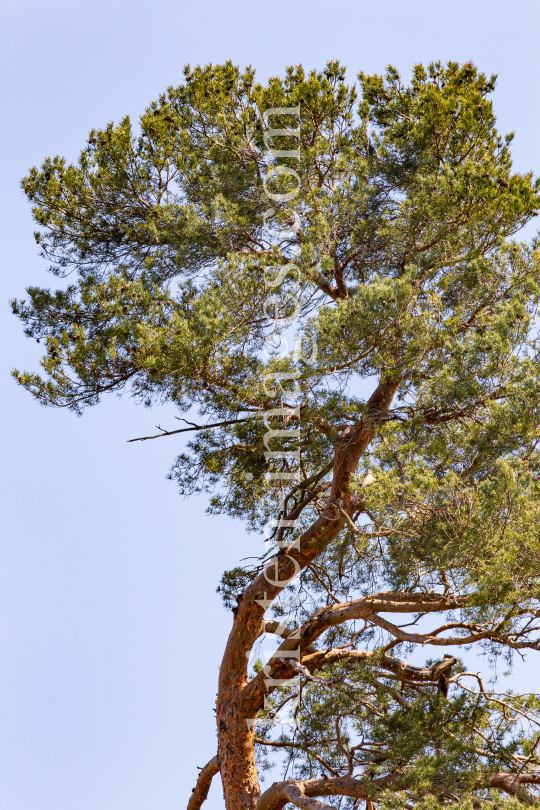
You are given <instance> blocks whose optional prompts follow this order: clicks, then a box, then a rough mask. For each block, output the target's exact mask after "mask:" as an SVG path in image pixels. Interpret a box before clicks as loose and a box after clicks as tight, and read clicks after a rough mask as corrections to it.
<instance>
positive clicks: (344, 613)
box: [242, 591, 467, 717]
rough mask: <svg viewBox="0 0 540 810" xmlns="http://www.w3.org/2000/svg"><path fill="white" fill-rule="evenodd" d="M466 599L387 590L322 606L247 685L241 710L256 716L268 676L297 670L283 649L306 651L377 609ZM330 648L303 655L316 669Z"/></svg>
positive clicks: (448, 606)
mask: <svg viewBox="0 0 540 810" xmlns="http://www.w3.org/2000/svg"><path fill="white" fill-rule="evenodd" d="M466 603H467V597H452V596H443V595H441V594H411V593H399V592H392V591H385V592H382V593H378V594H373V595H371V596H365V597H362V598H361V599H355V600H354V601H352V602H346V603H344V604H338V605H331V606H330V607H325V608H321V610H318V611H317V612H316V613H314V614H313V616H312V617H311V618H310V619H309V620H308V621H307V622H305V623H304V624H303V625H302V627H300V628H299V629H298V630H297V631H296V632H294V633H292V634H291V635H290V636H289V638H287V639H286V640H285V641H284V642H283V643H282V644H281V645H280V647H279V648H278V649H277V650H276V651H275V652H274V654H273V655H272V659H271V661H272V660H274V665H273V666H272V668H271V669H270V671H269V670H268V668H267V669H266V672H265V671H262V672H260V673H259V674H258V675H257V676H256V677H255V678H254V679H253V680H252V681H250V683H249V684H248V685H247V686H246V687H245V689H244V694H243V698H242V710H243V711H244V712H246V717H248V716H249V717H253V716H255V714H256V712H257V711H258V710H259V709H260V708H261V706H262V705H263V702H264V695H265V694H267V693H268V692H269V691H271V690H270V688H269V687H270V683H269V679H275V678H287V677H293V675H294V671H293V668H292V667H291V666H290V664H285V663H284V662H282V661H278V660H277V659H279V658H280V657H282V656H283V653H285V652H291V651H296V650H298V649H300V652H301V654H305V653H306V652H307V651H308V648H309V647H310V646H311V645H312V644H313V643H314V642H315V641H316V639H317V638H319V637H320V636H321V635H322V634H323V633H324V632H325V631H326V630H328V628H330V627H335V626H336V625H339V624H343V623H344V622H347V621H351V620H353V619H369V620H370V621H372V620H373V619H372V617H373V615H374V611H384V612H386V613H433V612H440V611H445V610H453V609H457V608H460V607H463V606H464V605H465V604H466ZM329 652H331V651H329ZM329 652H328V653H324V652H322V653H314V654H313V657H312V656H310V657H309V658H304V661H303V662H304V664H306V666H307V663H306V662H307V661H308V660H312V661H313V669H316V668H317V667H318V666H323V665H324V663H325V661H324V656H325V655H327V654H329ZM336 654H337V653H334V655H336ZM347 654H349V655H350V657H353V656H355V655H356V656H357V659H358V660H360V659H361V658H362V657H364V659H365V658H368V657H371V656H372V655H374V653H371V652H363V651H352V650H351V651H348V652H347V651H343V656H345V655H347ZM317 656H318V658H317ZM386 659H387V660H388V662H392V661H396V662H397V661H398V660H399V659H392V658H391V656H386ZM327 663H328V662H327ZM401 663H403V662H401ZM396 666H398V664H396ZM405 666H407V665H405ZM414 669H415V668H414V667H411V671H413V670H414ZM265 681H266V683H265Z"/></svg>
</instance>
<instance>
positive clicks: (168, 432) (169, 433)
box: [128, 416, 258, 444]
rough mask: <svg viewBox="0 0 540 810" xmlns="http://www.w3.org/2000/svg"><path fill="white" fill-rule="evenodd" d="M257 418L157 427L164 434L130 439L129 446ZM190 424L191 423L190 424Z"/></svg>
mask: <svg viewBox="0 0 540 810" xmlns="http://www.w3.org/2000/svg"><path fill="white" fill-rule="evenodd" d="M257 418H258V417H256V416H247V417H246V418H245V419H228V420H227V421H226V422H214V423H213V424H212V425H195V426H194V427H188V428H180V430H163V428H160V427H158V426H157V425H156V427H158V430H162V431H163V433H156V435H155V436H140V437H139V438H138V439H128V444H129V442H145V441H146V440H147V439H159V438H160V437H161V436H174V434H175V433H188V432H189V431H190V430H208V429H209V428H215V427H223V426H224V425H236V424H237V423H238V422H249V421H250V420H251V419H257ZM183 421H184V422H185V421H186V420H185V419H184V420H183ZM188 424H190V423H189V422H188ZM191 424H192V423H191Z"/></svg>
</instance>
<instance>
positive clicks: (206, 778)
mask: <svg viewBox="0 0 540 810" xmlns="http://www.w3.org/2000/svg"><path fill="white" fill-rule="evenodd" d="M218 771H219V762H218V758H217V757H213V758H212V759H211V760H210V762H207V763H206V765H205V766H204V768H202V769H201V772H200V774H199V778H198V779H197V784H196V785H195V787H194V788H193V790H192V792H191V797H190V800H189V802H188V805H187V810H199V808H200V807H201V805H202V803H203V802H204V801H206V798H207V796H208V791H209V790H210V785H211V784H212V779H213V778H214V776H215V775H216V773H218Z"/></svg>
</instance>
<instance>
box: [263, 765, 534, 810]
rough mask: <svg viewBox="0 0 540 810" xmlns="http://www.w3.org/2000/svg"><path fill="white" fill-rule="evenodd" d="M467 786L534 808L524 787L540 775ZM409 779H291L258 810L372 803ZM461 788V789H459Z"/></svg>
mask: <svg viewBox="0 0 540 810" xmlns="http://www.w3.org/2000/svg"><path fill="white" fill-rule="evenodd" d="M464 776H465V777H466V778H465V779H464V784H465V785H467V786H468V787H471V788H472V789H473V790H480V789H482V788H492V789H493V788H494V789H498V790H503V791H505V792H506V793H508V794H510V795H511V796H516V797H517V798H519V799H520V800H521V801H523V802H525V803H526V804H529V805H530V804H534V798H533V796H532V795H531V794H530V793H529V792H528V791H527V790H525V788H524V785H527V784H529V785H538V784H540V775H538V774H512V773H496V774H492V775H491V776H489V775H486V776H483V775H478V776H477V777H476V778H475V779H474V781H473V784H472V785H471V783H470V780H469V778H468V777H469V776H470V775H469V774H467V775H465V774H464ZM409 787H410V785H409V784H408V779H407V777H406V776H404V775H403V774H399V773H393V774H389V775H388V776H382V777H380V778H379V779H369V780H367V779H354V778H353V777H350V776H338V777H335V778H332V777H329V778H325V779H308V780H305V781H298V780H295V779H289V780H287V781H285V782H278V783H276V784H274V785H272V787H270V788H269V789H268V790H266V791H265V792H264V793H263V794H262V796H261V797H260V799H259V801H258V803H257V807H256V810H282V808H283V807H284V806H285V805H286V804H287V802H293V804H296V806H297V807H300V808H305V809H306V810H312V808H313V810H315V809H316V810H322V808H325V807H327V805H323V804H320V803H319V802H317V803H316V804H307V803H304V804H300V803H299V801H298V800H299V799H300V800H304V801H305V799H312V798H314V797H315V796H349V797H351V798H356V799H370V798H372V797H373V796H374V795H375V794H377V793H380V792H381V791H383V790H394V791H398V790H406V789H407V788H409ZM456 787H459V785H456Z"/></svg>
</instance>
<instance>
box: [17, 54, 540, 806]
mask: <svg viewBox="0 0 540 810" xmlns="http://www.w3.org/2000/svg"><path fill="white" fill-rule="evenodd" d="M495 78H496V77H494V76H492V77H491V78H487V77H486V76H485V75H483V74H482V73H480V72H479V71H478V70H477V69H476V68H475V67H474V65H472V64H470V63H468V64H465V65H458V64H456V63H454V62H450V63H448V65H446V66H443V65H441V64H440V63H435V64H431V65H429V66H428V67H427V68H424V67H423V66H422V65H417V66H415V67H414V70H413V73H412V77H411V80H410V83H409V84H406V83H404V81H403V80H402V79H401V77H400V76H399V74H398V72H397V71H396V70H395V69H394V68H391V67H390V68H388V69H387V72H386V74H385V75H384V76H378V75H374V76H368V75H364V74H360V76H359V88H360V92H359V93H358V94H357V90H356V88H355V86H354V85H352V86H349V85H347V84H346V81H345V71H344V69H343V68H342V67H341V66H340V65H339V64H338V63H337V62H330V63H329V64H328V65H327V67H326V69H325V70H324V71H322V72H316V71H313V72H311V73H309V74H306V73H305V72H304V70H303V68H302V67H301V66H295V67H291V68H288V69H287V71H286V75H285V76H284V78H272V79H271V80H270V81H269V82H268V83H267V84H266V85H262V84H260V83H257V82H256V81H255V75H254V71H253V70H252V69H251V68H248V69H246V70H244V72H242V71H240V70H239V69H238V68H237V67H235V66H234V65H232V64H231V63H229V62H228V63H226V64H224V65H217V66H213V65H208V66H206V67H204V68H201V67H196V68H195V69H193V70H192V69H191V68H190V67H189V66H188V67H187V68H186V70H185V81H184V82H183V84H181V85H180V86H179V87H171V88H169V89H168V90H167V92H166V93H164V94H163V95H162V96H160V98H159V100H158V101H157V102H155V103H153V104H151V105H150V107H149V108H148V109H147V110H146V112H145V113H144V114H143V115H142V117H141V119H140V128H139V129H137V130H136V131H134V129H133V128H132V125H131V123H130V120H129V119H128V118H125V119H124V120H122V121H121V122H120V123H119V124H118V125H114V124H109V125H108V126H107V127H106V128H105V129H104V130H100V131H92V132H91V133H90V137H89V140H88V144H87V145H86V147H85V148H84V150H83V151H82V152H81V155H80V158H79V161H78V163H77V164H76V165H69V164H67V163H66V162H65V161H64V160H63V159H61V158H60V157H54V158H51V159H47V160H46V161H45V162H44V163H43V166H42V167H41V168H40V169H37V168H34V169H32V170H31V171H30V173H29V175H28V176H27V177H26V178H25V179H24V181H23V188H24V191H25V192H26V195H27V196H28V198H29V200H30V201H31V202H32V204H33V211H34V216H35V219H36V221H37V223H38V225H39V232H38V233H36V240H37V242H38V243H39V244H40V246H41V251H42V254H43V256H44V257H46V258H47V259H48V260H49V261H50V262H52V266H51V272H52V273H53V274H55V275H57V276H58V277H61V278H63V277H65V276H68V274H69V278H68V281H67V282H66V283H65V284H64V286H61V289H58V290H56V291H51V290H50V289H42V288H37V287H31V288H29V289H28V297H27V300H26V302H24V301H14V302H13V310H14V312H15V313H16V314H17V315H18V316H19V318H20V319H21V320H22V321H23V323H24V325H25V331H26V333H27V335H29V336H30V337H32V338H35V339H37V340H41V341H43V342H44V343H45V345H46V353H45V356H44V358H43V361H42V365H43V368H44V374H43V376H39V375H37V374H34V373H20V372H15V377H16V379H17V380H18V381H19V383H20V384H22V385H23V386H25V387H26V388H27V389H28V390H29V391H31V392H32V393H33V395H34V396H35V397H36V398H37V399H38V400H39V401H40V402H41V403H43V404H46V405H53V406H57V407H65V408H69V409H71V410H74V411H75V412H77V413H80V412H82V410H83V409H84V408H85V407H86V406H87V405H94V404H96V403H97V402H98V401H99V399H100V397H101V395H102V394H103V393H104V392H106V391H107V392H112V391H115V392H117V393H121V392H123V391H125V392H129V394H131V395H132V396H134V397H135V398H136V399H137V400H139V401H141V402H143V403H146V404H150V403H153V402H156V401H171V402H173V403H175V404H176V405H177V406H178V409H179V412H180V413H182V414H184V415H188V414H187V412H188V411H189V410H190V409H191V413H198V414H199V416H198V421H197V422H195V423H191V424H189V425H188V426H187V427H182V428H179V429H178V431H169V432H166V431H163V432H162V435H163V436H165V435H170V433H171V432H173V433H176V432H181V431H192V433H191V434H190V439H191V440H190V441H189V443H188V446H187V450H186V452H185V453H182V454H180V455H179V456H178V458H177V459H176V461H175V463H174V465H173V467H172V470H171V473H170V476H171V478H173V479H174V480H176V481H177V482H178V485H179V488H180V492H181V493H182V494H183V495H191V494H194V493H197V492H209V493H211V494H210V501H209V503H210V506H209V511H210V512H211V513H225V514H228V515H231V516H233V517H236V518H240V519H241V520H243V521H244V522H245V524H246V526H247V528H248V529H249V530H251V531H254V532H256V533H257V534H258V535H259V536H261V537H262V536H264V537H265V538H266V539H265V543H266V545H265V546H263V545H262V544H261V545H260V546H257V551H256V554H257V555H258V556H257V557H255V558H254V559H255V562H254V563H253V564H249V565H243V566H238V567H237V568H235V569H233V570H232V571H227V572H225V574H224V575H223V579H222V582H221V585H220V587H219V590H220V592H221V594H222V596H223V601H224V603H225V606H226V607H227V608H229V609H230V610H231V612H232V615H231V618H232V629H231V632H230V635H229V638H228V641H227V643H226V647H225V652H224V655H223V660H222V664H221V668H220V675H219V689H218V697H217V703H216V716H217V736H218V747H217V752H216V755H215V756H214V758H213V759H211V760H210V762H209V763H208V765H207V766H206V767H205V768H204V769H203V770H202V771H201V773H200V776H199V778H198V780H197V782H196V786H195V788H194V790H193V792H192V795H191V798H190V799H189V803H188V808H189V810H195V809H196V808H198V807H200V806H201V804H202V803H203V802H204V799H205V798H206V795H207V792H208V788H209V785H210V782H211V780H212V778H213V776H214V775H216V774H217V773H218V772H219V774H220V778H221V780H222V784H223V790H224V796H225V804H226V807H227V810H255V808H256V810H278V809H279V808H283V807H285V806H286V805H288V806H294V807H299V808H304V810H314V808H324V807H348V808H353V807H359V806H360V804H361V803H362V802H363V801H365V803H366V808H367V810H373V808H374V807H375V806H376V807H378V808H379V807H380V808H382V810H394V808H395V810H398V808H399V810H401V808H403V810H405V808H407V810H408V809H409V808H413V807H415V808H424V807H425V808H426V810H427V808H431V807H433V808H435V807H439V806H440V805H441V804H443V805H445V806H448V807H452V808H456V810H457V808H463V809H465V808H477V807H480V806H482V805H483V804H487V805H488V806H497V807H502V806H507V805H508V807H515V806H517V805H525V804H533V803H535V802H536V789H537V788H536V786H538V785H540V767H539V766H540V761H539V755H538V743H539V741H540V733H539V732H540V714H539V709H540V706H539V697H538V696H537V695H516V694H513V693H512V692H504V691H497V686H496V684H493V683H492V684H487V682H486V683H484V681H483V680H482V676H481V675H480V674H479V673H471V672H467V671H466V670H465V667H464V664H463V662H462V660H461V659H460V658H458V657H456V656H454V655H452V656H451V655H449V654H443V655H441V653H444V652H445V650H444V648H445V647H451V648H452V649H453V650H455V648H456V647H462V648H464V649H469V648H471V647H472V649H473V650H476V651H478V652H482V653H487V654H488V657H489V658H490V660H492V661H497V660H498V659H499V657H500V656H502V657H503V658H504V659H505V660H506V659H508V660H510V659H511V657H512V655H514V654H516V653H518V654H519V653H523V652H527V651H535V650H536V651H537V650H538V649H539V648H540V640H539V639H540V636H539V634H538V631H539V619H540V604H539V599H540V554H539V547H540V544H539V528H538V527H539V526H540V454H539V448H538V436H539V427H540V409H539V404H538V403H539V400H540V380H539V371H540V356H539V353H538V332H537V310H538V304H539V301H540V286H539V280H540V261H539V256H540V253H539V250H538V248H539V243H538V241H537V240H532V241H531V242H530V243H525V242H520V241H517V240H516V238H515V235H516V234H517V233H518V232H519V230H520V229H521V228H522V227H523V226H524V225H525V224H526V223H527V222H529V221H530V220H531V219H532V218H533V217H534V216H536V214H537V211H538V210H539V208H540V184H539V182H538V181H536V180H535V179H534V178H533V175H532V174H518V173H515V172H513V170H512V162H511V154H510V142H511V140H512V136H506V137H501V136H500V135H499V134H498V132H497V129H496V121H495V117H494V114H493V110H492V102H491V101H490V98H489V97H490V94H491V93H492V91H493V89H494V87H495ZM193 418H197V417H193V416H191V417H190V419H193ZM143 438H146V437H143ZM148 438H151V437H148ZM201 598H204V595H203V594H201ZM265 633H266V634H269V635H272V634H273V636H274V637H275V638H274V640H275V641H276V639H277V649H276V651H275V652H274V653H273V655H272V656H271V657H270V658H269V660H267V659H266V658H265V657H264V650H263V651H262V652H261V651H260V640H261V639H262V637H263V636H264V634H265ZM431 648H434V650H433V654H434V656H435V657H429V652H430V649H431ZM440 648H443V649H442V650H441V649H440ZM531 654H532V653H531ZM186 733H187V734H189V730H187V732H186ZM211 748H212V743H211V741H209V749H210V750H209V754H210V753H214V752H213V751H212V750H211ZM273 755H275V757H277V759H275V760H273V759H272V756H273ZM272 762H275V763H277V764H276V766H275V767H278V766H280V763H281V764H283V766H284V771H283V773H282V779H281V781H278V782H275V783H274V784H273V785H272V786H271V787H269V788H267V789H266V790H265V791H264V792H262V793H261V787H260V783H259V776H258V773H261V771H264V769H265V768H267V767H268V766H269V765H270V764H271V763H272ZM316 797H323V802H321V801H320V800H318V799H317V798H316Z"/></svg>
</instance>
